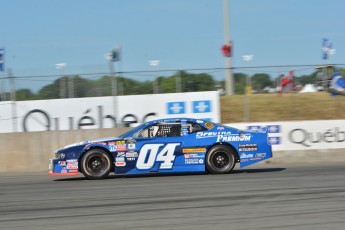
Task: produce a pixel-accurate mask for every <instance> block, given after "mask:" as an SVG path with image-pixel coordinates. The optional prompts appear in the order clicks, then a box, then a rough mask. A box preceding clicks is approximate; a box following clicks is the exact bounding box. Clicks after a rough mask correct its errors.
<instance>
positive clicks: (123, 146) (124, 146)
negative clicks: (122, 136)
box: [115, 145, 127, 151]
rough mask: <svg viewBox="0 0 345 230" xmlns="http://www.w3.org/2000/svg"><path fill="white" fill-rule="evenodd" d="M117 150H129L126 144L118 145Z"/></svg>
mask: <svg viewBox="0 0 345 230" xmlns="http://www.w3.org/2000/svg"><path fill="white" fill-rule="evenodd" d="M115 150H116V151H127V146H126V145H116V146H115Z"/></svg>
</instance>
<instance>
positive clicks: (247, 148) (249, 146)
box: [238, 144, 258, 152]
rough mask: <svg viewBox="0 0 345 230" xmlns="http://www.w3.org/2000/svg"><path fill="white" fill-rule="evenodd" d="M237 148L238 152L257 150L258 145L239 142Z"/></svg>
mask: <svg viewBox="0 0 345 230" xmlns="http://www.w3.org/2000/svg"><path fill="white" fill-rule="evenodd" d="M238 150H239V151H240V152H251V151H257V150H258V145H257V144H240V145H239V146H238Z"/></svg>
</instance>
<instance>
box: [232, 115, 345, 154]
mask: <svg viewBox="0 0 345 230" xmlns="http://www.w3.org/2000/svg"><path fill="white" fill-rule="evenodd" d="M227 125H228V126H232V127H235V128H239V129H244V130H257V129H260V128H264V127H267V128H268V130H269V142H270V143H271V145H272V149H273V151H287V150H315V149H345V120H315V121H284V122H283V121H282V122H262V123H230V124H227Z"/></svg>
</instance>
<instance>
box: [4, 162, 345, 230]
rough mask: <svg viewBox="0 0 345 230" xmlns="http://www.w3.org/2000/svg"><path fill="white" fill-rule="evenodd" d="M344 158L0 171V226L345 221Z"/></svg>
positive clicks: (313, 224) (259, 225)
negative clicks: (185, 169) (123, 172)
mask: <svg viewBox="0 0 345 230" xmlns="http://www.w3.org/2000/svg"><path fill="white" fill-rule="evenodd" d="M344 170H345V167H344V164H339V163H338V164H337V163H329V164H324V165H321V164H312V165H311V164H309V165H306V166H303V165H301V164H299V165H298V166H296V165H291V164H282V165H278V164H274V165H272V164H260V165H258V166H252V167H251V168H249V169H236V170H235V171H234V172H233V173H231V174H227V175H210V174H193V175H168V176H138V177H127V178H124V177H115V176H111V177H110V178H109V179H105V180H99V181H91V180H85V179H84V177H82V176H80V177H74V178H53V177H49V176H48V175H47V174H46V173H35V174H27V175H25V174H23V175H20V174H14V175H9V174H0V229H11V230H15V229H25V230H27V229H35V230H38V229H42V230H43V229H44V230H47V229H59V230H61V229H83V230H84V229H99V230H100V229H109V230H114V229H116V230H119V229H150V230H152V229H176V230H178V229H195V230H199V229H213V230H215V229H289V230H291V229H296V230H297V229H298V230H300V229H313V230H315V229H322V230H324V229H344V226H345V173H344Z"/></svg>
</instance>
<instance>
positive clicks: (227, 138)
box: [217, 134, 252, 142]
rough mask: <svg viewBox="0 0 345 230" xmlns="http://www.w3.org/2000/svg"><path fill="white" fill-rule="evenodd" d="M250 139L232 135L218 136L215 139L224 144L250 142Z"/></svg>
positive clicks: (241, 135) (244, 136)
mask: <svg viewBox="0 0 345 230" xmlns="http://www.w3.org/2000/svg"><path fill="white" fill-rule="evenodd" d="M251 138H252V136H251V135H247V134H240V135H238V134H234V135H229V136H224V135H219V136H218V137H217V142H226V141H250V139H251Z"/></svg>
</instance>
